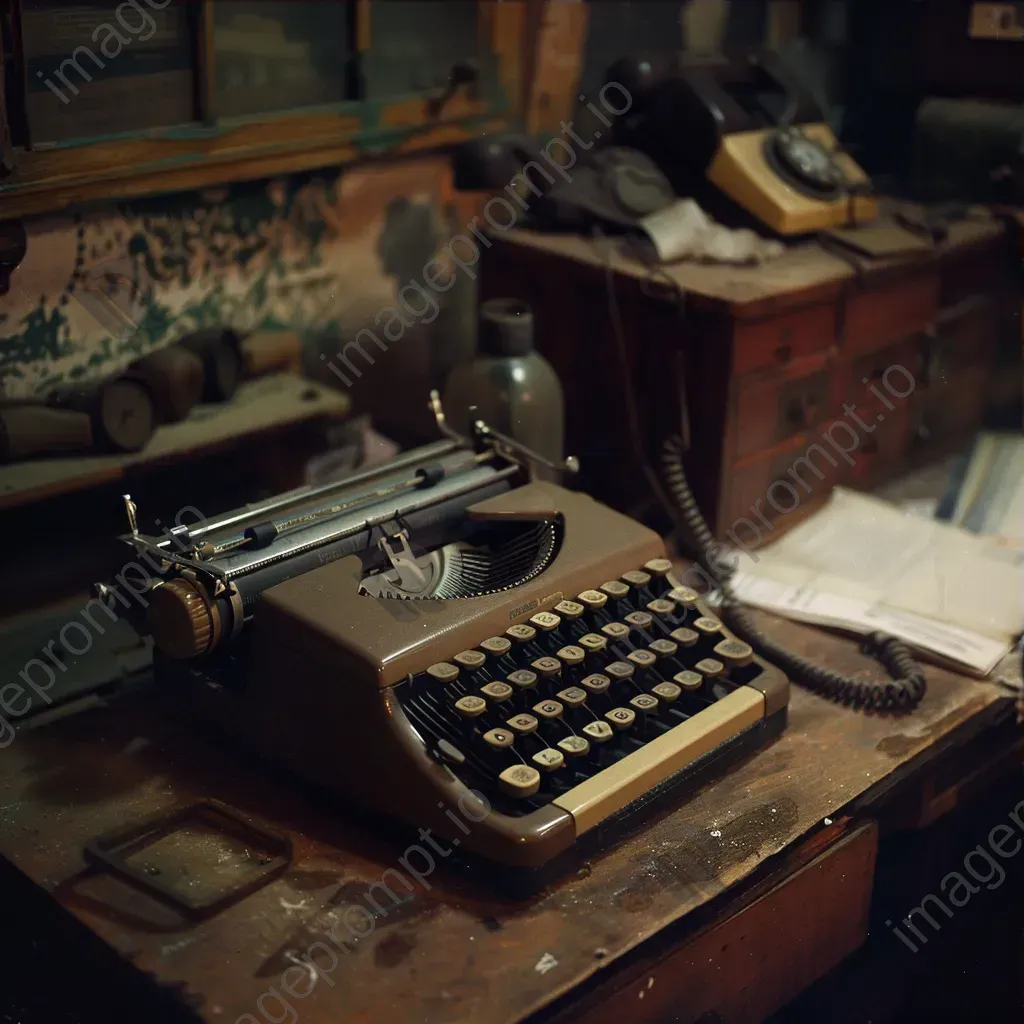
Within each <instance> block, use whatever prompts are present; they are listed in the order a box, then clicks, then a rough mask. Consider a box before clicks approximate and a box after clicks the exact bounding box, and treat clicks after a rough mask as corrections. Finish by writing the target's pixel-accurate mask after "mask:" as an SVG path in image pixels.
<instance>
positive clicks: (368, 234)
mask: <svg viewBox="0 0 1024 1024" xmlns="http://www.w3.org/2000/svg"><path fill="white" fill-rule="evenodd" d="M453 208H454V204H453V202H452V195H451V191H450V181H449V171H448V162H447V160H445V159H443V158H428V159H422V160H414V161H410V162H405V163H400V164H393V165H391V166H371V167H364V168H358V169H353V170H351V171H348V172H346V173H344V174H339V173H337V172H334V173H323V172H321V173H320V174H318V175H303V176H300V177H294V178H290V179H283V180H275V181H271V182H256V183H249V184H245V185H239V186H233V187H230V188H224V189H219V190H214V191H205V192H202V193H180V194H176V195H174V196H162V197H159V198H154V199H145V200H137V201H131V202H127V203H122V204H118V205H117V206H116V207H112V208H110V209H107V210H102V209H101V210H97V211H95V212H90V213H87V214H77V215H74V216H67V217H53V218H44V219H40V220H38V221H34V222H31V223H28V224H26V232H27V236H28V241H27V252H26V255H25V258H24V259H23V260H22V262H21V264H20V265H19V266H18V268H17V269H16V270H15V271H14V273H13V275H12V276H11V282H10V291H9V292H8V294H7V295H5V296H3V297H2V298H0V395H3V396H5V397H25V396H31V395H36V394H40V393H42V392H45V391H46V390H47V389H49V388H51V387H53V386H54V385H57V384H62V383H69V382H75V381H86V380H94V379H97V378H101V377H105V376H107V375H109V374H111V373H114V372H116V371H118V370H120V369H122V368H123V367H124V366H127V365H128V364H129V363H131V362H132V361H133V360H135V359H137V358H138V357H139V356H140V355H143V354H145V353H146V352H147V351H149V350H150V349H152V348H154V347H159V346H162V345H165V344H169V343H171V342H173V341H175V340H177V339H178V338H180V337H182V336H184V335H186V334H188V333H190V332H192V331H195V330H197V329H200V328H206V327H219V326H224V327H233V328H235V329H237V330H240V331H250V330H254V329H256V328H262V329H267V330H284V329H295V330H299V331H302V332H316V333H317V334H323V335H334V337H344V336H346V335H352V334H354V333H355V332H356V331H357V330H358V329H359V328H360V327H361V326H363V325H365V324H369V323H372V322H373V318H374V316H375V315H376V314H377V313H378V312H379V311H380V310H381V309H382V308H383V307H385V306H388V305H389V304H393V303H394V302H395V297H396V295H397V291H398V288H399V287H401V285H402V284H404V283H405V280H408V279H409V277H410V276H413V275H415V274H416V273H418V272H419V271H420V270H421V269H422V267H423V266H424V264H425V263H426V262H427V260H428V259H429V258H430V257H431V255H432V254H433V253H434V252H435V251H436V249H437V247H438V246H439V244H440V243H441V240H442V237H443V235H444V231H445V228H444V223H445V217H446V216H447V215H446V213H445V211H446V210H448V211H450V210H452V209H453ZM403 278H404V280H403ZM453 294H454V293H453ZM424 330H426V328H424ZM410 335H411V337H410V339H409V343H410V345H411V346H412V347H419V348H420V349H423V348H425V347H427V346H428V345H429V339H425V338H424V337H423V336H422V332H420V335H419V336H417V334H416V332H410ZM417 342H419V345H418V346H417ZM424 342H426V345H424ZM423 358H424V359H426V356H425V355H424V357H423ZM420 361H421V362H422V361H423V360H422V359H421V360H420Z"/></svg>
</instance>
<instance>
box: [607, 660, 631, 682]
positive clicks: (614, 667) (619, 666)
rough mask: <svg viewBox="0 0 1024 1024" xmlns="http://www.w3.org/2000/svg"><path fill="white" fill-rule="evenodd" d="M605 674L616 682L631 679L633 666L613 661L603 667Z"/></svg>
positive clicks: (624, 662)
mask: <svg viewBox="0 0 1024 1024" xmlns="http://www.w3.org/2000/svg"><path fill="white" fill-rule="evenodd" d="M604 671H605V674H606V675H607V676H610V677H611V678H612V679H614V680H615V681H616V682H620V683H621V682H623V681H625V680H626V679H632V678H633V666H632V665H630V664H629V662H628V661H613V662H611V663H610V664H608V665H605V667H604Z"/></svg>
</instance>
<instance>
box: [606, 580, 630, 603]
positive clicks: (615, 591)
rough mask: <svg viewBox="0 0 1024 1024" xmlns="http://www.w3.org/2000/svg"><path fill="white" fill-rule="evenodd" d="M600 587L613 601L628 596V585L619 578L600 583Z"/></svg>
mask: <svg viewBox="0 0 1024 1024" xmlns="http://www.w3.org/2000/svg"><path fill="white" fill-rule="evenodd" d="M601 589H602V590H603V591H604V592H605V593H606V594H607V595H608V596H609V597H610V598H612V600H614V601H620V600H621V599H622V598H624V597H628V596H629V587H627V586H626V584H625V583H622V582H621V581H619V580H609V581H608V582H607V583H602V584H601Z"/></svg>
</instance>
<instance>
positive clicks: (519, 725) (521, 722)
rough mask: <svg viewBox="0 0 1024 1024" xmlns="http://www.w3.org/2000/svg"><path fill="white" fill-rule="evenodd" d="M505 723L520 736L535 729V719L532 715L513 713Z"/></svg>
mask: <svg viewBox="0 0 1024 1024" xmlns="http://www.w3.org/2000/svg"><path fill="white" fill-rule="evenodd" d="M505 724H506V725H507V726H508V727H509V728H510V729H511V730H512V731H513V732H515V733H519V735H520V736H526V735H528V734H529V733H531V732H536V731H537V719H536V718H534V717H533V715H513V716H512V717H511V718H510V719H509V720H508V721H507V722H506V723H505Z"/></svg>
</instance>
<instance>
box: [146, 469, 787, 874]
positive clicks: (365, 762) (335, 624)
mask: <svg viewBox="0 0 1024 1024" xmlns="http://www.w3.org/2000/svg"><path fill="white" fill-rule="evenodd" d="M466 514H467V516H468V518H469V520H472V521H476V522H487V521H492V522H498V521H514V520H526V521H529V520H551V521H558V522H559V523H560V524H561V540H560V544H559V547H558V550H557V554H556V555H555V556H554V558H553V560H552V561H551V563H550V564H549V565H548V566H547V568H545V569H544V571H543V572H541V573H540V574H539V575H538V576H536V578H533V579H531V580H529V581H527V582H524V583H522V584H521V585H519V586H514V587H512V588H510V589H507V590H503V591H502V592H499V593H493V594H488V595H485V596H480V597H468V598H459V599H455V600H430V599H425V600H407V599H399V598H378V597H371V596H367V595H366V594H361V593H360V592H359V587H360V580H361V578H362V576H363V573H364V565H363V563H362V561H361V559H360V558H359V557H358V556H357V555H349V556H347V557H343V558H340V559H338V560H337V561H331V562H328V563H327V564H324V565H322V566H321V567H319V568H316V569H313V570H312V571H309V572H305V573H303V574H301V575H298V576H295V577H293V578H291V579H288V580H286V581H284V582H282V583H278V584H276V585H274V586H272V587H270V588H269V589H267V590H265V591H264V592H263V593H262V594H261V596H260V597H259V600H258V602H257V605H256V607H255V609H254V611H253V619H254V622H253V624H252V626H251V627H249V628H248V637H247V642H248V650H247V654H246V656H245V658H244V662H245V667H244V672H243V675H244V683H243V685H241V686H239V687H230V686H223V687H220V686H213V687H211V686H210V685H209V682H210V679H211V676H213V677H214V678H215V676H216V665H215V662H216V659H212V658H211V659H207V660H206V662H203V661H199V662H197V663H195V664H193V665H192V666H190V671H189V672H188V673H186V674H185V676H187V678H185V677H183V676H182V673H181V668H182V666H181V663H180V662H177V663H176V662H171V661H164V662H163V663H162V668H161V674H163V675H164V676H165V677H167V678H169V679H170V681H171V682H172V683H174V684H175V685H178V686H183V687H185V688H186V689H188V690H189V691H190V692H191V694H192V696H193V698H194V699H195V701H196V703H195V704H193V705H192V707H193V708H194V709H197V710H198V709H201V711H202V713H203V714H204V715H210V716H213V717H215V718H216V719H217V720H218V721H219V723H220V725H221V726H222V727H223V728H224V729H226V730H228V731H229V732H231V733H232V734H234V735H236V736H238V737H241V738H242V739H243V740H244V742H245V744H246V746H248V747H250V748H251V749H253V750H255V751H257V752H258V753H259V754H260V755H261V757H262V758H263V759H265V760H267V761H270V762H273V763H275V764H279V765H281V766H284V767H285V768H286V769H287V770H288V771H289V772H290V773H292V774H294V775H297V776H301V777H302V778H304V779H305V780H307V781H308V782H310V783H312V785H313V786H314V787H315V788H316V789H318V790H321V791H328V792H330V793H332V794H336V795H337V796H339V797H341V798H342V799H343V800H344V801H345V802H346V803H348V804H351V805H355V806H358V807H361V808H363V809H364V810H366V811H368V812H370V813H371V814H374V815H383V816H385V817H389V818H395V819H399V820H400V821H402V822H404V823H405V824H406V825H408V826H411V827H412V828H420V829H430V830H432V831H433V832H434V833H436V834H438V835H439V836H443V837H446V838H447V839H448V840H449V841H452V842H453V843H455V844H457V845H460V846H461V848H462V850H463V851H466V850H468V851H471V852H472V853H475V854H477V855H479V856H481V857H483V858H486V859H487V860H489V861H496V862H498V863H501V864H504V865H508V866H511V867H518V868H527V869H533V868H538V867H541V866H543V865H546V864H548V863H549V862H552V861H553V860H554V859H555V858H557V857H558V856H559V855H560V854H563V853H565V852H566V851H569V850H571V849H572V848H573V847H574V846H575V845H576V844H577V843H578V842H579V841H580V840H581V839H582V838H583V837H584V835H585V834H591V835H596V834H598V833H599V832H600V831H601V830H602V827H604V826H606V825H607V823H608V822H609V821H611V820H612V819H614V818H616V816H617V815H619V814H620V813H621V812H622V811H624V810H625V809H628V808H630V807H634V808H635V807H636V806H637V805H639V804H641V803H643V801H644V799H645V797H646V796H647V794H648V793H649V792H650V791H652V790H653V789H655V788H656V787H659V786H663V785H664V784H665V783H667V782H669V781H670V780H671V779H672V778H673V777H674V776H677V775H681V774H685V773H686V771H687V770H688V769H690V768H691V767H692V766H694V765H696V764H698V763H701V762H704V761H708V760H710V759H712V758H713V757H714V756H715V755H716V754H718V753H720V752H721V751H722V750H723V749H725V748H726V747H728V746H729V745H730V744H734V743H735V742H736V741H738V740H743V739H744V738H746V739H748V740H751V741H754V742H757V741H759V740H760V739H762V738H763V736H762V734H764V735H767V734H768V733H769V732H770V731H771V729H772V727H775V728H781V726H782V724H783V723H784V720H785V713H786V705H787V700H788V682H787V680H786V677H785V676H784V675H783V674H782V673H781V672H779V671H778V670H777V669H774V668H772V667H770V666H768V665H766V664H765V663H764V662H762V661H760V659H756V658H755V659H754V661H753V663H752V665H751V666H750V667H749V669H747V670H745V678H747V677H751V678H749V681H748V682H747V683H739V684H737V685H734V686H732V685H730V686H729V688H730V690H731V692H730V693H728V694H727V695H726V696H725V697H723V698H722V699H719V700H716V701H714V702H709V703H708V706H707V708H706V709H704V710H701V711H699V713H695V714H693V715H692V716H690V717H688V718H687V719H686V721H680V722H679V723H678V724H677V725H675V726H674V727H673V728H671V729H668V730H667V731H664V732H663V733H662V735H660V736H659V737H658V738H657V742H656V743H651V742H648V743H645V744H644V745H643V746H642V747H640V748H639V749H638V750H636V751H635V752H634V753H632V754H631V755H630V756H624V757H622V758H621V759H619V760H618V761H616V762H615V763H613V764H610V765H609V766H608V767H606V768H604V769H602V770H600V771H597V772H596V773H595V772H591V774H590V777H589V778H587V779H581V780H580V783H579V785H574V786H570V787H568V788H567V789H566V788H565V787H564V784H563V789H564V791H563V792H561V793H560V794H558V795H557V796H554V797H551V796H550V794H549V796H548V797H545V796H544V790H543V787H542V790H541V791H540V794H539V795H538V796H535V797H534V799H533V800H532V801H526V802H524V801H522V800H516V799H513V798H511V797H508V796H506V795H504V794H502V793H501V792H500V790H498V789H495V788H489V787H488V786H486V785H485V784H484V783H482V782H481V776H480V773H478V772H475V771H473V770H471V766H470V764H469V761H472V760H473V759H474V745H476V747H479V746H480V745H481V743H482V741H481V739H480V734H481V732H482V731H483V730H484V728H485V727H488V728H493V727H495V726H497V727H499V728H500V727H501V725H502V722H504V721H505V720H506V719H507V718H509V717H511V716H513V715H514V714H516V713H517V712H518V713H521V712H522V711H523V710H524V709H527V710H528V709H529V707H530V705H531V702H534V701H537V700H541V699H543V693H542V692H541V690H540V689H538V690H537V692H536V693H534V694H532V695H529V696H527V697H526V698H525V702H524V700H522V699H520V697H521V695H520V694H519V693H516V694H515V695H514V698H513V700H512V701H509V702H508V704H507V705H506V706H501V705H494V704H493V703H492V702H488V709H487V713H486V714H485V715H484V716H481V718H480V719H479V720H478V719H473V718H467V719H465V720H464V721H461V724H460V722H456V723H455V724H454V725H452V726H451V728H452V729H454V730H455V731H456V733H457V732H458V730H459V729H460V728H461V729H462V730H463V732H462V734H461V735H454V734H451V733H450V734H449V735H450V736H451V737H452V738H451V740H450V743H449V746H450V747H454V748H455V752H456V754H459V753H464V754H465V755H467V757H468V760H467V761H466V762H463V763H461V764H460V763H459V762H458V758H457V757H453V756H451V751H450V750H449V751H448V754H449V756H445V754H444V751H442V750H439V746H438V742H437V736H436V735H433V736H432V735H429V734H427V730H426V729H424V728H423V726H422V723H421V722H417V721H414V718H413V717H411V716H410V713H409V711H408V703H409V702H408V701H407V699H406V697H407V695H408V694H410V693H415V691H416V688H417V687H421V688H422V687H426V688H427V689H428V690H430V691H431V692H432V693H434V694H435V695H436V699H437V700H439V701H446V700H449V697H447V696H446V695H445V684H441V683H437V682H436V681H435V680H434V679H433V677H431V676H430V675H429V674H428V673H427V670H428V668H430V667H431V666H436V665H437V664H438V663H448V664H451V662H452V660H453V658H454V657H455V655H456V653H457V652H467V651H468V652H474V651H479V650H480V645H481V643H482V642H483V641H484V640H485V639H486V638H503V637H505V636H506V631H507V630H509V628H510V627H513V626H516V625H522V624H528V623H530V621H531V619H533V618H534V616H536V615H537V614H538V613H539V612H548V613H549V614H551V615H557V612H556V611H553V610H554V609H556V608H557V607H558V606H559V604H560V602H565V601H570V602H573V601H574V600H575V598H576V597H577V596H578V595H579V594H581V593H582V592H588V591H591V590H592V589H593V588H599V587H601V585H602V584H604V583H606V582H607V581H618V580H620V579H621V577H622V575H623V574H624V573H628V572H630V571H631V570H638V569H640V568H641V567H642V566H644V564H645V563H647V562H649V561H650V560H652V559H664V557H665V549H664V545H663V542H662V540H661V538H660V537H659V536H658V535H657V534H655V533H654V532H653V531H651V530H648V529H647V528H645V527H643V526H642V525H640V524H638V523H636V522H635V521H633V520H631V519H629V518H627V517H625V516H623V515H621V514H619V513H617V512H615V511H613V510H611V509H610V508H608V507H606V506H604V505H601V504H599V503H597V502H596V501H594V500H593V499H591V498H589V497H587V496H586V495H583V494H579V493H574V492H571V491H568V490H565V489H563V488H561V487H558V486H556V485H553V484H547V483H540V482H532V483H526V484H524V485H523V486H520V487H515V488H513V489H510V490H508V491H506V492H505V493H502V494H498V495H497V496H494V497H490V498H488V499H486V500H484V501H482V502H480V503H477V504H474V505H470V506H468V508H467V510H466ZM673 582H674V581H672V580H671V578H669V579H668V580H666V581H665V582H663V583H662V587H663V588H665V587H671V585H672V583H673ZM648 596H649V594H648V595H644V598H646V597H648ZM638 601H639V598H638V599H637V601H634V605H635V604H637V602H638ZM632 606H633V605H631V607H632ZM624 607H626V606H625V605H622V606H620V611H621V609H622V608H624ZM702 613H706V609H704V608H703V607H694V608H690V609H689V611H688V615H689V616H690V619H691V620H692V619H693V618H694V617H700V615H701V614H702ZM605 617H606V618H607V617H609V616H608V615H607V614H606V616H605ZM705 617H706V616H705ZM565 622H568V620H565ZM581 628H582V626H579V627H578V628H577V632H578V630H579V629H581ZM666 628H667V627H666ZM728 636H729V634H728V633H727V632H726V631H724V630H723V632H722V634H721V636H719V637H718V638H717V639H718V640H721V639H723V638H724V637H728ZM561 639H562V640H564V642H565V643H566V644H568V643H570V642H571V640H572V639H573V638H572V637H570V636H568V635H566V636H563V637H562V638H561ZM634 639H635V641H636V642H637V645H638V646H639V645H642V643H643V636H641V635H639V634H636V631H634ZM536 654H537V651H536V650H533V651H532V652H531V653H530V654H528V655H523V657H521V658H520V661H519V664H524V663H531V662H532V661H534V660H535V655H536ZM487 658H488V659H489V665H490V666H491V668H490V670H489V675H488V678H490V679H492V680H493V679H497V678H504V677H506V676H507V675H508V666H509V664H510V663H509V662H508V661H507V660H506V661H505V662H503V663H502V664H501V666H500V667H499V666H498V664H497V662H496V659H494V658H493V657H492V656H491V655H487ZM604 658H605V660H608V661H610V660H612V654H611V651H610V650H609V651H608V652H606V653H605V654H604ZM500 660H501V659H497V661H500ZM597 661H601V659H600V658H598V659H597ZM589 667H590V668H595V667H600V666H599V665H598V666H595V665H594V664H591V665H590V666H589ZM582 671H583V669H582V668H581V669H579V671H578V672H577V673H576V675H575V676H574V678H575V679H576V680H577V681H578V678H579V672H582ZM469 675H470V673H467V672H466V670H465V669H462V670H461V673H460V676H461V683H460V684H459V685H460V688H459V689H458V690H457V691H455V692H453V693H452V694H451V696H450V700H454V699H455V697H456V696H457V694H458V693H473V692H477V691H478V690H479V685H478V684H479V680H478V682H477V683H470V682H469V681H468V678H467V677H468V676H469ZM481 678H482V677H481ZM571 681H572V680H570V679H569V678H568V670H566V678H565V679H559V680H556V681H555V682H551V683H550V685H549V686H548V687H547V689H548V690H549V691H558V690H562V689H564V686H565V685H566V684H568V683H569V682H571ZM653 682H654V676H651V678H650V679H649V680H648V684H652V683H653ZM707 685H710V684H709V683H708V684H707ZM725 685H728V684H725V683H724V682H723V684H722V686H723V687H724V686H725ZM545 692H546V691H545ZM428 695H429V694H428ZM549 696H553V694H549ZM606 703H607V702H606ZM612 703H615V702H612ZM620 703H625V700H622V701H620ZM449 710H450V709H449ZM596 717H600V709H598V714H597V716H596ZM636 727H637V726H636V724H634V728H636ZM532 742H533V745H534V746H536V745H537V742H536V740H534V741H532ZM551 743H552V745H553V744H554V741H553V740H552V741H551ZM564 770H565V769H563V771H564ZM493 781H494V780H493V779H491V780H490V782H492V783H493ZM474 793H475V794H477V795H474ZM481 796H482V797H483V799H482V800H481V799H480V798H479V797H481ZM455 814H457V815H458V816H459V819H460V820H461V822H462V824H457V823H456V822H455V819H454V815H455ZM478 819H479V820H478ZM467 829H468V831H467Z"/></svg>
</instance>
